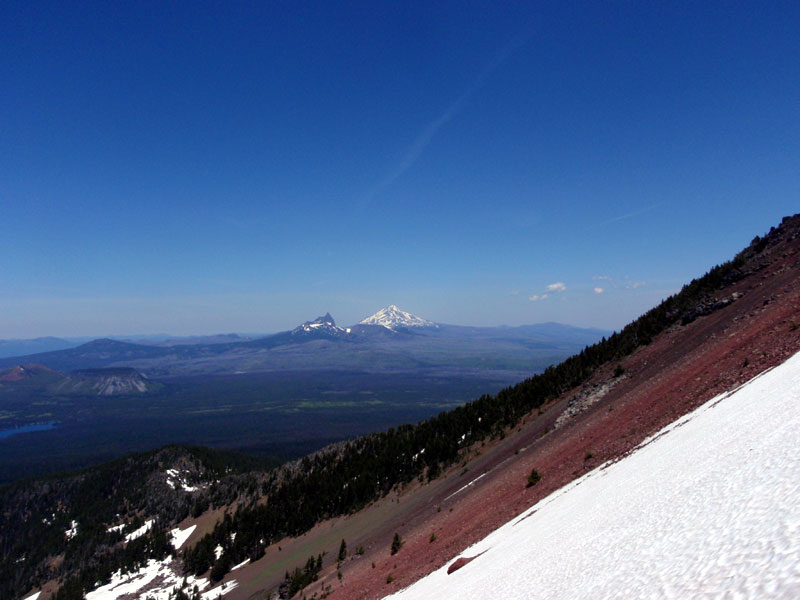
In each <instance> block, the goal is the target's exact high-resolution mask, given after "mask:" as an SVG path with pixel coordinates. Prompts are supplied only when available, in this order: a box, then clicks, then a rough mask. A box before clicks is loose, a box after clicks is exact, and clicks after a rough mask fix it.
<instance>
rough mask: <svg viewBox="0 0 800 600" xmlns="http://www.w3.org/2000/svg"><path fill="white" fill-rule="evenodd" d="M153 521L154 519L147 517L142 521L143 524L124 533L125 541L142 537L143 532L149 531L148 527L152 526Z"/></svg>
mask: <svg viewBox="0 0 800 600" xmlns="http://www.w3.org/2000/svg"><path fill="white" fill-rule="evenodd" d="M154 522H155V520H154V519H148V520H147V521H145V522H144V525H142V526H141V527H139V529H136V530H135V531H131V532H130V533H129V534H128V535H126V536H125V541H126V542H130V541H132V540H135V539H136V538H140V537H142V536H143V535H144V534H145V533H147V532H148V531H150V529H151V528H152V527H153V523H154Z"/></svg>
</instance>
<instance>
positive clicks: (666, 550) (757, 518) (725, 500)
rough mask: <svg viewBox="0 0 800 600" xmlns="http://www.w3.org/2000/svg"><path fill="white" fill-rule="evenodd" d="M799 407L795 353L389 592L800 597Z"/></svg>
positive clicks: (799, 362)
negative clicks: (455, 562) (458, 557)
mask: <svg viewBox="0 0 800 600" xmlns="http://www.w3.org/2000/svg"><path fill="white" fill-rule="evenodd" d="M798 401H800V353H799V354H796V355H795V356H793V357H792V358H790V359H789V360H787V361H786V362H785V363H784V364H783V365H781V366H779V367H777V368H775V369H773V370H772V371H770V372H768V373H766V374H763V375H762V376H760V377H757V378H755V379H754V380H751V381H750V382H749V383H747V384H746V385H745V386H742V387H741V388H739V389H738V390H735V391H733V392H732V393H729V394H722V395H720V396H718V397H716V398H714V399H713V400H710V401H708V402H706V403H705V404H704V405H702V406H701V407H699V408H698V409H697V410H695V411H694V412H692V413H691V414H689V415H686V416H685V417H683V418H682V419H680V420H678V421H677V422H675V423H673V424H671V425H669V426H667V427H665V428H664V429H663V430H661V431H660V432H659V433H658V434H657V435H655V436H653V437H651V438H650V439H648V440H647V441H646V442H645V443H643V444H642V445H640V446H639V448H638V449H637V450H636V451H635V452H634V453H632V454H630V455H629V456H628V457H626V458H624V459H622V460H620V461H619V462H616V463H613V464H605V465H603V466H601V467H599V468H597V469H595V470H594V471H592V472H590V473H588V474H587V475H585V476H583V477H582V478H580V479H578V480H576V481H574V482H572V483H571V484H569V485H567V486H565V487H563V488H561V489H560V490H558V491H556V492H554V493H553V494H551V495H550V496H548V497H547V498H545V499H543V500H542V501H540V502H538V503H537V504H536V505H534V506H533V507H531V508H530V509H528V510H526V511H525V512H523V513H522V514H521V515H519V516H518V517H517V518H515V519H513V520H512V521H510V522H508V523H506V524H505V525H503V526H502V527H501V528H499V529H497V530H496V531H494V532H493V533H491V534H490V535H489V536H487V537H486V538H484V539H483V540H481V541H480V542H478V543H477V544H475V545H473V546H472V547H470V548H469V549H468V550H466V551H465V552H463V554H462V556H464V557H476V558H475V559H474V560H473V561H471V562H470V563H468V564H467V565H465V566H464V567H462V568H461V569H459V570H458V571H455V572H454V573H453V574H451V575H447V566H449V565H446V566H444V567H442V568H441V569H439V570H437V571H435V572H433V573H431V574H430V575H429V576H427V577H425V578H423V579H421V580H420V581H418V582H417V583H415V584H413V585H412V586H410V587H408V588H406V589H404V590H402V591H400V592H398V593H397V594H395V595H393V596H391V597H392V598H397V599H402V600H409V599H413V598H424V599H428V598H448V599H471V598H490V597H493V598H511V599H515V598H529V597H532V596H535V597H543V598H544V597H548V598H592V599H602V598H618V597H620V595H623V596H625V597H629V598H655V597H657V598H699V597H704V598H717V597H745V598H765V597H770V598H798V597H800V452H798V448H800V410H798V408H799V407H798ZM546 476H547V475H546V474H545V477H546ZM482 553H483V554H482Z"/></svg>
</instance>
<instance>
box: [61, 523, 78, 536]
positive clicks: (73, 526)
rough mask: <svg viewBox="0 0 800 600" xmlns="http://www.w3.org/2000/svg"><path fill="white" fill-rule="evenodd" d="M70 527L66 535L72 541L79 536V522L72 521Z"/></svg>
mask: <svg viewBox="0 0 800 600" xmlns="http://www.w3.org/2000/svg"><path fill="white" fill-rule="evenodd" d="M69 527H70V528H69V529H67V530H66V531H65V532H64V535H65V536H67V539H68V540H71V539H72V538H74V537H75V536H76V535H78V522H77V521H72V523H70V524H69Z"/></svg>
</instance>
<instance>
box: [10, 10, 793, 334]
mask: <svg viewBox="0 0 800 600" xmlns="http://www.w3.org/2000/svg"><path fill="white" fill-rule="evenodd" d="M703 4H712V6H702V7H700V6H697V3H672V2H670V3H628V2H603V3H600V2H597V3H561V2H558V3H529V2H526V3H514V2H508V3H492V2H486V3H476V2H466V3H465V2H454V3H446V2H443V3H430V2H420V3H374V2H372V3H368V2H363V3H346V4H344V3H334V2H320V3H313V2H253V3H241V2H231V3H213V2H212V3H199V2H191V3H189V2H175V3H172V2H170V3H167V2H154V3H148V2H132V3H126V2H112V3H109V2H102V3H81V4H80V5H77V4H75V3H64V2H55V3H44V2H13V1H8V2H4V3H3V4H2V6H0V81H2V82H3V83H2V88H3V91H2V93H0V215H2V219H1V220H0V338H10V337H34V336H40V335H61V336H79V335H108V334H125V333H155V332H168V333H174V334H198V333H213V332H228V331H238V332H269V331H278V330H282V329H287V328H289V327H292V326H294V325H295V324H297V323H298V322H301V321H304V320H307V319H311V318H313V317H315V316H317V315H319V314H323V313H325V312H326V311H330V312H331V313H332V314H333V315H334V317H336V319H337V321H339V322H340V323H342V324H350V323H353V322H356V321H358V320H360V319H361V318H363V317H365V316H367V315H368V314H371V313H373V312H375V311H376V310H378V309H379V308H381V307H383V306H386V305H388V304H397V305H399V306H400V307H401V308H404V309H405V310H408V311H411V312H414V313H416V314H419V315H421V316H423V317H425V318H428V319H432V320H436V321H440V322H449V323H460V324H472V325H495V324H509V325H515V324H523V323H536V322H543V321H551V320H554V321H560V322H565V323H570V324H575V325H582V326H597V327H604V328H619V327H621V326H622V325H624V324H625V323H626V322H628V321H629V320H631V319H632V318H634V317H636V316H637V315H639V314H641V313H642V312H644V311H645V310H647V309H648V308H649V307H651V306H652V305H654V304H655V303H657V302H658V301H659V300H660V299H662V298H663V297H665V296H667V295H669V294H670V293H673V292H675V291H677V290H678V289H679V288H680V286H681V285H682V284H683V283H685V282H687V281H688V280H690V279H691V278H693V277H696V276H698V275H701V274H702V273H703V272H705V271H706V270H707V269H708V268H709V267H711V266H713V265H714V264H716V263H719V262H722V261H724V260H727V259H728V258H730V257H732V255H733V254H734V253H735V252H737V251H738V250H740V249H741V248H742V247H743V246H744V245H746V244H747V243H748V242H749V241H750V239H751V238H752V237H753V236H755V235H757V234H763V233H764V232H765V231H767V230H768V229H769V227H770V226H772V225H776V224H777V223H778V222H779V221H780V218H781V217H782V216H784V215H787V214H791V213H794V212H797V209H798V206H799V205H800V203H799V202H798V199H800V196H799V195H798V192H800V168H799V167H800V160H799V159H800V69H798V64H800V36H799V35H798V34H797V32H798V31H800V7H798V5H797V4H796V3H779V2H775V3H735V2H726V3H703ZM555 284H560V285H555ZM548 287H549V289H548ZM600 290H602V291H600ZM544 296H546V297H544ZM532 298H533V299H532Z"/></svg>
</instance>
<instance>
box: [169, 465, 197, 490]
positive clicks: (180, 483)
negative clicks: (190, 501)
mask: <svg viewBox="0 0 800 600" xmlns="http://www.w3.org/2000/svg"><path fill="white" fill-rule="evenodd" d="M166 474H167V485H168V486H169V487H171V488H172V489H173V490H174V489H176V488H178V487H180V488H181V489H182V490H183V491H184V492H196V491H197V490H199V489H200V488H201V487H204V486H198V485H189V483H188V482H187V481H186V475H185V474H182V473H180V471H178V470H177V469H167V470H166Z"/></svg>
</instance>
